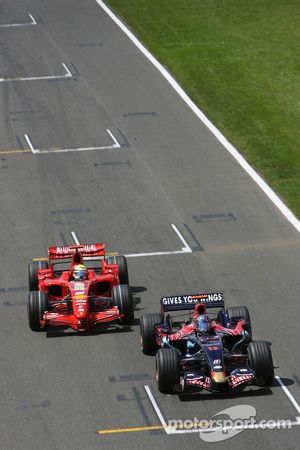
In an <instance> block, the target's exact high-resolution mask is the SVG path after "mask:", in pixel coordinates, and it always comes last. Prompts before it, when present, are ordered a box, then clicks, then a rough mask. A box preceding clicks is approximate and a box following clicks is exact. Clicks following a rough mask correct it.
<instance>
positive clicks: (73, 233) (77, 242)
mask: <svg viewBox="0 0 300 450" xmlns="http://www.w3.org/2000/svg"><path fill="white" fill-rule="evenodd" d="M70 234H71V236H72V238H73V241H74V242H75V245H80V241H79V239H78V237H77V236H76V233H75V231H70Z"/></svg>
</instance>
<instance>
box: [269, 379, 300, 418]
mask: <svg viewBox="0 0 300 450" xmlns="http://www.w3.org/2000/svg"><path fill="white" fill-rule="evenodd" d="M275 379H276V380H277V382H278V384H279V386H280V387H281V388H282V389H283V391H284V393H285V394H286V395H287V397H288V398H289V400H290V401H291V402H292V404H293V405H294V407H295V408H296V410H297V412H298V414H300V406H299V403H298V402H297V401H296V399H295V398H294V397H293V395H292V394H291V393H290V391H289V390H288V388H287V387H286V386H285V384H284V383H283V381H282V379H281V378H280V377H279V376H277V375H276V376H275Z"/></svg>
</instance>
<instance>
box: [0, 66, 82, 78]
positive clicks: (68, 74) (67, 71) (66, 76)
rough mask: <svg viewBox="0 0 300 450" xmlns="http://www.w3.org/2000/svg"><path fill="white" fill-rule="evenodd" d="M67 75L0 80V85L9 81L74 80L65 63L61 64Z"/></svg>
mask: <svg viewBox="0 0 300 450" xmlns="http://www.w3.org/2000/svg"><path fill="white" fill-rule="evenodd" d="M61 64H62V66H63V68H64V69H65V71H66V73H64V74H62V75H45V76H40V77H16V78H0V83H6V82H9V81H40V80H61V79H62V80H63V79H70V78H73V75H72V74H71V72H70V70H69V69H68V68H67V66H66V64H65V63H61Z"/></svg>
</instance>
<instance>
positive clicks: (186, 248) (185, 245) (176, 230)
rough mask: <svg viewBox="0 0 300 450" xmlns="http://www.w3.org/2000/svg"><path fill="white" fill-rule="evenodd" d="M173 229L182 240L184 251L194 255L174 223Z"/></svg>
mask: <svg viewBox="0 0 300 450" xmlns="http://www.w3.org/2000/svg"><path fill="white" fill-rule="evenodd" d="M171 227H172V228H173V230H174V231H175V233H176V234H177V236H178V237H179V239H180V240H181V242H182V243H183V245H184V247H182V251H183V252H185V253H192V249H191V247H190V246H189V245H188V243H187V242H186V240H185V239H184V237H183V236H182V235H181V234H180V232H179V230H178V229H177V227H176V226H175V225H174V224H173V223H172V224H171Z"/></svg>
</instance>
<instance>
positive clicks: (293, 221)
mask: <svg viewBox="0 0 300 450" xmlns="http://www.w3.org/2000/svg"><path fill="white" fill-rule="evenodd" d="M96 2H97V3H98V5H99V6H101V8H102V9H103V10H104V11H105V12H106V14H108V16H109V17H110V18H111V19H112V20H113V21H114V22H115V24H116V25H117V26H118V27H119V28H120V29H121V30H122V31H123V32H124V33H125V34H126V35H127V36H128V38H129V39H130V40H131V41H132V42H133V44H134V45H135V46H136V47H137V48H138V49H139V50H140V51H141V52H142V53H143V54H144V56H145V57H146V58H147V59H148V60H149V61H150V62H151V63H152V64H153V65H154V66H155V67H156V69H157V70H159V72H160V73H161V74H162V75H163V77H164V78H165V79H166V80H167V81H168V82H169V83H170V85H171V86H172V87H173V88H174V89H175V91H176V92H177V93H178V95H180V97H181V98H182V99H183V100H184V102H185V103H186V104H187V105H188V106H189V107H190V109H191V110H192V111H193V112H194V113H195V114H196V116H197V117H198V118H199V119H200V120H201V122H202V123H203V124H204V125H205V126H206V127H207V128H208V129H209V130H210V131H211V133H212V134H213V135H214V136H215V137H216V138H217V139H218V141H219V142H221V144H222V145H223V146H224V147H225V148H226V150H227V151H228V152H229V153H230V154H231V155H232V156H233V157H234V158H235V159H236V161H237V162H238V163H239V164H240V165H241V166H242V168H243V169H244V170H245V171H246V172H247V173H248V175H250V177H251V178H252V179H253V180H254V181H255V183H257V184H258V186H259V187H260V188H261V189H262V190H263V191H264V193H265V194H266V195H267V196H268V197H269V199H270V200H271V201H272V202H273V203H274V205H275V206H276V207H277V208H278V209H279V210H280V211H281V213H282V214H283V215H284V216H285V217H286V219H287V220H288V221H289V222H290V223H291V224H292V225H293V226H294V227H295V228H296V230H297V231H298V232H300V221H299V220H298V219H297V217H296V216H295V215H294V214H293V213H292V211H290V209H289V208H288V207H287V206H286V205H285V204H284V203H283V201H282V200H280V198H279V197H278V195H277V194H275V192H274V191H273V190H272V189H271V188H270V186H268V184H267V183H266V182H265V181H264V180H263V179H262V178H261V177H260V176H259V175H258V173H256V172H255V170H254V169H253V168H252V167H251V166H250V164H249V163H247V161H246V160H245V158H243V156H242V155H241V154H240V153H239V152H238V151H237V149H236V148H235V147H234V146H233V145H232V144H231V143H230V142H229V141H228V140H227V139H226V138H225V136H223V134H222V133H221V132H220V131H219V130H218V129H217V128H216V127H215V126H214V125H213V123H212V122H211V121H210V120H209V119H208V118H207V117H206V116H205V114H204V113H203V112H202V111H201V110H200V108H198V106H197V105H196V104H195V103H194V102H193V101H192V100H191V98H190V97H189V96H188V95H187V94H186V92H185V91H184V90H183V89H182V88H181V87H180V86H179V84H178V83H177V81H176V80H175V79H174V78H173V77H172V75H171V74H170V73H169V72H168V71H167V70H166V69H165V68H164V67H163V66H162V65H161V64H160V63H159V62H158V61H157V59H156V58H154V56H153V55H152V54H151V53H150V52H149V51H148V50H147V49H146V48H145V47H144V46H143V44H142V43H141V42H140V41H139V40H138V39H137V38H136V37H135V35H134V34H133V33H132V32H131V31H130V30H129V29H128V28H127V26H126V25H125V24H124V23H123V22H122V21H121V20H120V19H119V18H118V17H117V16H116V15H115V14H114V13H113V12H112V10H111V9H109V8H108V6H106V4H105V3H104V2H103V1H102V0H96Z"/></svg>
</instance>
